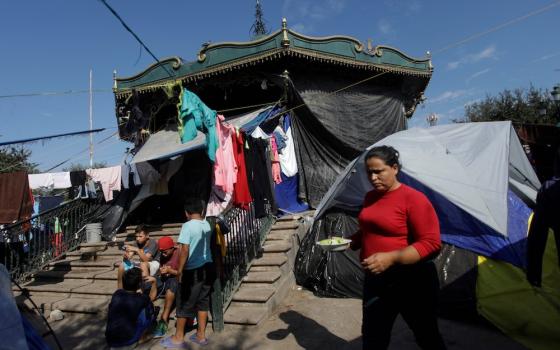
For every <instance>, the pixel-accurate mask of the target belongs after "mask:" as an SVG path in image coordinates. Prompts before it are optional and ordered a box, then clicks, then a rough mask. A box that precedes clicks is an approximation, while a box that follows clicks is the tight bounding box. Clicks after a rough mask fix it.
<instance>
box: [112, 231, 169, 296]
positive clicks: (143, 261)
mask: <svg viewBox="0 0 560 350" xmlns="http://www.w3.org/2000/svg"><path fill="white" fill-rule="evenodd" d="M135 236H136V245H137V246H136V247H134V246H132V245H127V244H125V245H124V249H125V250H126V252H125V253H124V256H123V263H122V264H121V265H120V266H119V270H118V276H117V287H118V288H122V276H123V274H124V272H125V271H126V270H127V269H130V268H132V267H133V266H136V267H139V268H140V269H141V270H142V273H143V274H142V275H143V276H144V277H146V276H155V275H156V273H157V272H158V270H159V250H158V246H157V242H156V241H155V240H152V239H150V233H149V232H148V230H147V229H146V227H145V226H143V225H138V226H137V227H136V230H135ZM134 254H136V255H138V257H139V258H140V262H139V263H135V262H133V261H132V256H133V255H134Z"/></svg>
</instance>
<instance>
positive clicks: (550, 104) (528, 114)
mask: <svg viewBox="0 0 560 350" xmlns="http://www.w3.org/2000/svg"><path fill="white" fill-rule="evenodd" d="M501 120H511V121H513V122H517V123H529V124H556V123H558V122H560V108H559V107H558V106H557V105H556V104H555V103H554V101H553V100H552V97H551V95H550V92H549V91H548V90H543V89H537V88H535V87H534V86H530V87H529V89H515V90H513V91H511V90H504V91H502V92H500V93H499V94H498V95H497V96H490V95H487V96H486V98H485V99H484V100H483V101H480V102H475V103H473V104H470V105H467V106H465V120H454V121H455V122H485V121H501Z"/></svg>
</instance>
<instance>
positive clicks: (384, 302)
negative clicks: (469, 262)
mask: <svg viewBox="0 0 560 350" xmlns="http://www.w3.org/2000/svg"><path fill="white" fill-rule="evenodd" d="M365 162H366V164H365V165H366V171H367V173H368V177H369V180H370V182H371V184H372V185H373V187H374V189H373V191H371V192H369V193H368V194H367V195H366V198H365V200H364V205H363V209H362V211H361V212H360V215H359V217H358V220H359V224H360V230H359V231H358V233H356V234H355V235H354V236H353V237H352V238H353V242H352V248H354V249H357V248H361V263H362V266H363V267H364V269H365V271H366V272H365V279H364V294H363V323H362V334H363V348H364V350H365V349H367V350H372V349H387V347H388V346H389V343H390V340H391V330H392V328H393V323H394V322H395V319H396V317H397V315H398V314H401V315H402V317H403V318H404V320H405V321H406V323H407V324H408V326H409V327H410V328H411V329H412V331H413V332H414V335H415V337H416V341H417V342H418V345H420V347H422V348H423V349H430V350H437V349H445V345H444V343H443V340H442V338H441V335H440V333H439V329H438V324H437V317H436V306H437V293H438V290H439V281H438V276H437V272H436V269H435V266H434V264H433V263H432V262H431V261H429V260H428V259H429V258H430V257H431V256H433V255H435V254H437V252H438V251H439V250H440V247H441V240H440V233H439V222H438V219H437V216H436V213H435V210H434V208H433V207H432V205H431V203H430V201H429V200H428V199H427V198H426V196H424V194H422V193H420V192H418V191H416V190H414V189H412V188H411V187H408V186H407V185H405V184H401V183H400V182H399V181H398V180H397V174H398V172H399V170H400V163H399V153H398V152H397V151H396V150H395V149H394V148H392V147H389V146H380V147H375V148H372V149H371V150H370V151H369V152H368V153H367V155H366V159H365Z"/></svg>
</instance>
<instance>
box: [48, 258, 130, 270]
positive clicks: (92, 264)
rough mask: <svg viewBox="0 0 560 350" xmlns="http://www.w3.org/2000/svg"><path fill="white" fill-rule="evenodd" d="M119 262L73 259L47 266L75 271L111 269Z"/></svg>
mask: <svg viewBox="0 0 560 350" xmlns="http://www.w3.org/2000/svg"><path fill="white" fill-rule="evenodd" d="M117 261H119V260H118V259H116V258H115V259H114V258H111V257H110V256H109V257H105V258H97V259H96V260H81V259H80V258H76V257H71V258H68V259H64V260H59V261H55V262H52V263H50V264H49V265H47V267H49V268H53V267H56V268H59V269H64V268H67V269H73V268H74V267H85V268H103V267H105V268H109V267H113V266H114V265H115V262H117Z"/></svg>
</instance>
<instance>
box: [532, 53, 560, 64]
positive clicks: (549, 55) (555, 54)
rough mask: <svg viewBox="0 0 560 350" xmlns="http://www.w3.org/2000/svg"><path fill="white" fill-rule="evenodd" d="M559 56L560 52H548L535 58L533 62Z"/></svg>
mask: <svg viewBox="0 0 560 350" xmlns="http://www.w3.org/2000/svg"><path fill="white" fill-rule="evenodd" d="M557 56H560V52H555V53H549V54H547V55H544V56H541V57H539V58H536V59H534V60H533V63H537V62H542V61H547V60H549V59H551V58H554V57H557Z"/></svg>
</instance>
